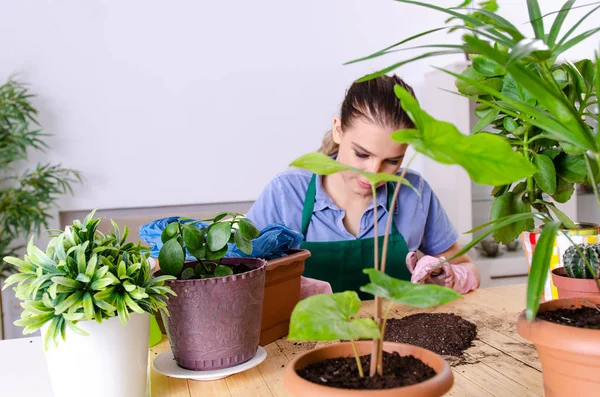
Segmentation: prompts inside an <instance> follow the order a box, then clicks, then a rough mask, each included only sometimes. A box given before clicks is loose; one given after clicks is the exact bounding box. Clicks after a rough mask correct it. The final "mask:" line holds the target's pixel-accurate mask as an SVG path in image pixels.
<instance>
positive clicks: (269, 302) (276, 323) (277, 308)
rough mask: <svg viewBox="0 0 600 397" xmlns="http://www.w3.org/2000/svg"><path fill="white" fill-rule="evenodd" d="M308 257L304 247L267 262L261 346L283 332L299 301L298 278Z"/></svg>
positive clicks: (286, 328)
mask: <svg viewBox="0 0 600 397" xmlns="http://www.w3.org/2000/svg"><path fill="white" fill-rule="evenodd" d="M308 257H310V251H308V250H304V249H303V250H290V251H289V252H288V253H287V255H286V256H283V257H281V258H277V259H273V260H270V261H268V262H267V274H266V276H265V299H264V304H263V312H262V324H261V331H260V345H261V346H265V345H267V344H269V343H271V342H273V341H275V340H277V339H279V338H281V337H283V336H285V335H287V333H288V330H289V327H290V317H291V315H292V311H293V310H294V307H295V306H296V304H297V303H298V301H299V300H300V277H301V276H302V273H303V272H304V262H305V261H306V259H307V258H308Z"/></svg>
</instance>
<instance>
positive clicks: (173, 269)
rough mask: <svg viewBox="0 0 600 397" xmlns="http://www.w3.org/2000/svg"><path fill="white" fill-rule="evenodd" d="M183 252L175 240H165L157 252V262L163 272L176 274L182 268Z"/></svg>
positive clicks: (171, 274)
mask: <svg viewBox="0 0 600 397" xmlns="http://www.w3.org/2000/svg"><path fill="white" fill-rule="evenodd" d="M184 262H185V254H184V252H183V249H182V248H181V245H179V243H178V242H177V240H175V239H172V240H169V241H167V242H166V243H165V244H164V245H163V246H162V247H161V249H160V251H159V253H158V263H159V266H160V269H161V270H162V272H163V274H167V275H170V276H177V275H179V272H181V269H182V268H183V263H184Z"/></svg>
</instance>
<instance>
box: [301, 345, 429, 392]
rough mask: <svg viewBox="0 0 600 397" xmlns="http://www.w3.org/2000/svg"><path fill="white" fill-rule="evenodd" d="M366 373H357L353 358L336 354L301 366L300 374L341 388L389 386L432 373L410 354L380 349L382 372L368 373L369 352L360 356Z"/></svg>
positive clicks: (411, 381) (424, 377)
mask: <svg viewBox="0 0 600 397" xmlns="http://www.w3.org/2000/svg"><path fill="white" fill-rule="evenodd" d="M360 361H361V363H362V367H363V370H364V371H365V376H364V377H363V378H361V377H360V376H359V374H358V366H357V365H356V358H355V357H354V356H352V357H338V358H330V359H327V360H323V361H319V362H317V363H313V364H310V365H308V366H306V367H304V368H302V369H300V370H298V371H297V372H298V375H299V376H301V377H302V378H304V379H306V380H308V381H310V382H313V383H318V384H321V385H325V386H330V387H338V388H344V389H391V388H394V387H401V386H409V385H413V384H415V383H420V382H423V381H426V380H427V379H429V378H432V377H434V376H435V371H434V370H433V368H431V367H430V366H428V365H427V364H425V363H423V361H421V360H419V359H417V358H415V357H413V356H401V355H399V354H398V353H397V352H394V353H388V352H383V375H375V376H373V377H371V376H369V366H370V363H371V355H370V354H369V355H364V356H361V357H360Z"/></svg>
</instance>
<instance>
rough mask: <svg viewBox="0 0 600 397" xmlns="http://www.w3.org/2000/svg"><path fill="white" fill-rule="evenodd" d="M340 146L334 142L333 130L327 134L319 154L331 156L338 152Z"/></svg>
mask: <svg viewBox="0 0 600 397" xmlns="http://www.w3.org/2000/svg"><path fill="white" fill-rule="evenodd" d="M339 148H340V146H339V145H338V144H337V143H335V142H334V140H333V130H329V131H327V132H326V133H325V136H324V137H323V142H322V143H321V147H320V148H319V150H318V151H319V152H320V153H323V154H325V155H326V156H331V155H333V154H335V153H337V152H338V150H339Z"/></svg>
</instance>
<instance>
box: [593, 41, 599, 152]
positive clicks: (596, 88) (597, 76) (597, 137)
mask: <svg viewBox="0 0 600 397" xmlns="http://www.w3.org/2000/svg"><path fill="white" fill-rule="evenodd" d="M595 54H596V56H595V58H596V73H595V74H596V78H595V79H594V80H595V81H596V87H595V90H596V98H600V51H596V52H595ZM596 106H600V105H598V104H597V105H596ZM596 122H598V119H596ZM599 126H600V123H599V124H598V126H596V139H597V144H598V147H600V127H599Z"/></svg>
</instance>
